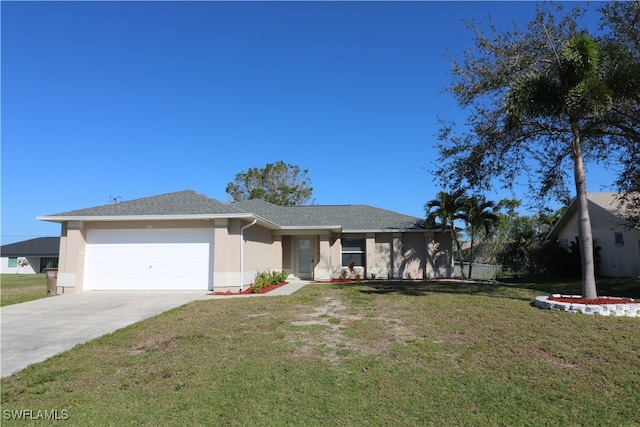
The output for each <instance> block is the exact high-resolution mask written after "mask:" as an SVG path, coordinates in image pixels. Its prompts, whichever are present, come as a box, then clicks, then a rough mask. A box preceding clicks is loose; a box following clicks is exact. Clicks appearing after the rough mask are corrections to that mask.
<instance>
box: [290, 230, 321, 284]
mask: <svg viewBox="0 0 640 427" xmlns="http://www.w3.org/2000/svg"><path fill="white" fill-rule="evenodd" d="M293 251H294V254H293V255H294V256H293V259H294V275H295V276H296V277H298V278H299V279H304V280H313V269H314V266H315V262H316V260H317V258H318V256H317V243H316V238H315V237H314V236H296V237H295V238H294V245H293Z"/></svg>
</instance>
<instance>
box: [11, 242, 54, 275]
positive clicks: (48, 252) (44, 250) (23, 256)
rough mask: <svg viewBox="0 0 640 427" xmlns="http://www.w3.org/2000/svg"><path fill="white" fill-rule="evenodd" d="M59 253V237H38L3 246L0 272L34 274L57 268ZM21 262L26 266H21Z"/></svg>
mask: <svg viewBox="0 0 640 427" xmlns="http://www.w3.org/2000/svg"><path fill="white" fill-rule="evenodd" d="M59 251H60V238H59V237H39V238H37V239H31V240H25V241H24V242H16V243H10V244H8V245H4V246H2V247H1V248H0V258H1V260H0V272H2V273H5V274H6V273H18V274H36V273H42V272H44V270H45V268H57V267H58V254H59ZM23 260H27V263H28V264H27V265H25V266H22V265H21V264H23V262H22V261H23Z"/></svg>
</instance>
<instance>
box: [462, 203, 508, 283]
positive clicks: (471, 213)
mask: <svg viewBox="0 0 640 427" xmlns="http://www.w3.org/2000/svg"><path fill="white" fill-rule="evenodd" d="M457 217H458V218H459V219H461V220H462V221H464V223H465V224H466V225H467V231H468V232H469V237H470V238H471V247H470V248H469V278H471V270H472V268H473V245H474V242H475V239H476V237H477V236H478V234H479V233H480V235H484V237H487V236H489V235H490V234H491V233H492V231H493V230H494V228H495V227H496V226H497V224H498V221H499V218H498V215H497V214H496V211H495V203H494V202H492V201H488V200H486V199H485V198H484V197H478V196H470V197H465V198H463V199H462V201H461V203H460V209H459V213H458V215H457Z"/></svg>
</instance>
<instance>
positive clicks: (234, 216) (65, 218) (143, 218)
mask: <svg viewBox="0 0 640 427" xmlns="http://www.w3.org/2000/svg"><path fill="white" fill-rule="evenodd" d="M254 218H257V217H256V216H255V215H253V214H244V213H243V214H216V215H211V214H195V215H194V214H188V215H104V216H97V215H86V216H82V215H68V216H67V215H59V216H57V215H52V216H38V217H36V219H37V220H39V221H48V222H58V223H62V222H67V221H85V222H111V221H118V222H121V221H180V220H213V219H254ZM260 219H261V218H260Z"/></svg>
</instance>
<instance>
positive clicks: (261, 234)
mask: <svg viewBox="0 0 640 427" xmlns="http://www.w3.org/2000/svg"><path fill="white" fill-rule="evenodd" d="M247 224H249V223H246V222H245V223H243V224H242V226H245V225H247ZM272 242H273V239H272V237H271V231H270V230H268V229H266V228H264V227H260V226H259V225H253V226H251V227H250V228H247V229H246V230H245V231H244V245H245V246H244V274H243V278H242V282H243V283H242V284H243V285H250V284H251V283H253V281H254V279H255V277H256V274H257V273H258V272H259V271H266V270H277V269H278V268H277V266H275V265H274V264H273V263H272V250H273V245H272ZM238 258H240V253H238Z"/></svg>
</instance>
